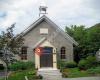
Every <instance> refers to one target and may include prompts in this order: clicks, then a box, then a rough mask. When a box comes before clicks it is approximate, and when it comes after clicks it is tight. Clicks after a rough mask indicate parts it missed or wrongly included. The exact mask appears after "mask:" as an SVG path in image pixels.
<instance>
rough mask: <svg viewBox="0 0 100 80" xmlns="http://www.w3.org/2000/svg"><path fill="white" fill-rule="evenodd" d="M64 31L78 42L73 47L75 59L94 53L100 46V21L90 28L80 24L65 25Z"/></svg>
mask: <svg viewBox="0 0 100 80" xmlns="http://www.w3.org/2000/svg"><path fill="white" fill-rule="evenodd" d="M65 31H66V32H67V33H68V34H69V35H70V36H72V37H73V38H74V39H75V40H76V41H77V42H78V43H79V45H78V46H77V47H75V48H74V49H75V51H74V52H75V59H76V61H79V59H82V58H86V57H87V56H88V55H95V53H96V51H97V50H98V49H99V48H100V23H99V24H96V25H94V26H92V27H90V28H85V26H82V25H81V26H76V25H72V26H71V27H66V29H65ZM77 57H78V58H77Z"/></svg>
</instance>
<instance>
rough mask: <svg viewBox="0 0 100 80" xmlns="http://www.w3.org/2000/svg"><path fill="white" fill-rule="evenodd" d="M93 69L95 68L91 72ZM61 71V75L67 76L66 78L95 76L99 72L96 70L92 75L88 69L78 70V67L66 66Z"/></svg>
mask: <svg viewBox="0 0 100 80" xmlns="http://www.w3.org/2000/svg"><path fill="white" fill-rule="evenodd" d="M94 70H95V68H94V69H93V70H92V71H91V72H93V71H94ZM99 71H100V70H99ZM62 73H63V77H68V78H76V77H88V76H96V74H100V72H99V73H98V71H96V70H95V71H94V73H95V75H93V74H91V73H90V72H89V70H86V71H80V70H79V69H78V68H67V69H64V70H63V72H62Z"/></svg>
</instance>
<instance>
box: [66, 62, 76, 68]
mask: <svg viewBox="0 0 100 80" xmlns="http://www.w3.org/2000/svg"><path fill="white" fill-rule="evenodd" d="M65 66H66V68H75V67H77V64H76V62H67V63H66V64H65Z"/></svg>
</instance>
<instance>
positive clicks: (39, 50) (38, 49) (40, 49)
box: [35, 47, 43, 56]
mask: <svg viewBox="0 0 100 80" xmlns="http://www.w3.org/2000/svg"><path fill="white" fill-rule="evenodd" d="M42 50H43V48H42V47H38V48H36V49H35V53H36V54H37V55H39V56H40V55H41V54H42Z"/></svg>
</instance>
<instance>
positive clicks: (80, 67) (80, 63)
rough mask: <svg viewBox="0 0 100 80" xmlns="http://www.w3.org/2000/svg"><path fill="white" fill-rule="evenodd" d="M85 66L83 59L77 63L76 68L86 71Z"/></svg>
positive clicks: (85, 61)
mask: <svg viewBox="0 0 100 80" xmlns="http://www.w3.org/2000/svg"><path fill="white" fill-rule="evenodd" d="M86 65H87V60H85V59H83V60H80V61H79V64H78V67H79V69H83V70H85V69H87V66H86Z"/></svg>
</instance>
